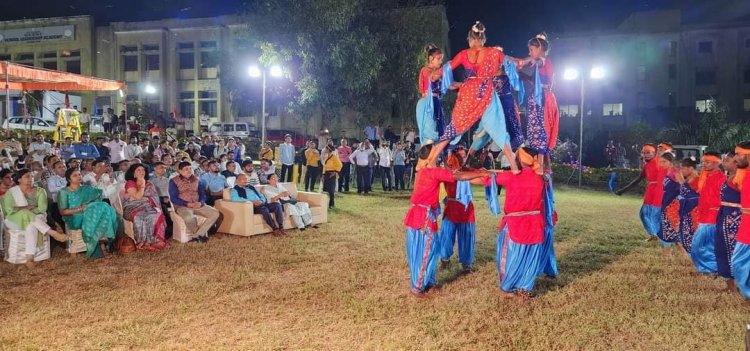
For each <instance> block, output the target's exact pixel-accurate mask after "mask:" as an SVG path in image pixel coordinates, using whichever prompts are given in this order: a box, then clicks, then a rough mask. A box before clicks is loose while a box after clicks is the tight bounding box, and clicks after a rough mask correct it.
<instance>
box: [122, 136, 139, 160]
mask: <svg viewBox="0 0 750 351" xmlns="http://www.w3.org/2000/svg"><path fill="white" fill-rule="evenodd" d="M123 153H124V156H125V159H126V160H132V159H134V158H136V157H140V156H141V154H143V148H141V146H140V145H138V137H136V136H131V137H130V143H129V144H128V145H127V146H125V151H124V152H123Z"/></svg>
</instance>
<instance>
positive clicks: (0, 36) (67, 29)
mask: <svg viewBox="0 0 750 351" xmlns="http://www.w3.org/2000/svg"><path fill="white" fill-rule="evenodd" d="M74 38H75V26H73V25H70V26H54V27H40V28H18V29H6V30H0V43H5V44H12V43H40V42H48V41H61V40H73V39H74Z"/></svg>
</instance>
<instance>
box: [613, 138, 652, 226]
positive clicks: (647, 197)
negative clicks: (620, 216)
mask: <svg viewBox="0 0 750 351" xmlns="http://www.w3.org/2000/svg"><path fill="white" fill-rule="evenodd" d="M641 158H642V159H643V168H641V174H640V175H638V178H636V179H634V180H633V181H632V182H630V183H629V184H628V185H626V186H625V187H623V188H622V189H619V190H617V191H615V194H616V195H618V196H620V195H622V194H624V193H625V192H627V191H628V190H630V189H632V188H633V187H635V186H636V185H638V184H639V183H640V182H641V181H642V180H644V179H645V180H646V193H645V194H644V195H643V206H641V212H640V217H641V222H642V223H643V228H645V229H646V233H648V235H649V238H648V240H649V241H650V240H655V239H656V238H657V233H658V232H659V227H660V224H659V223H660V221H661V220H660V216H661V200H662V197H663V196H664V183H663V179H664V176H663V174H662V173H661V171H660V169H659V160H658V159H656V145H654V144H645V145H643V148H642V149H641Z"/></svg>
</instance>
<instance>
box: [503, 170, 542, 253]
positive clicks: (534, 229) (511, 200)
mask: <svg viewBox="0 0 750 351" xmlns="http://www.w3.org/2000/svg"><path fill="white" fill-rule="evenodd" d="M496 182H497V185H501V186H504V187H505V204H504V206H503V209H504V211H505V215H504V216H503V220H502V221H501V222H500V230H502V229H503V228H504V227H505V226H506V225H507V226H508V233H509V235H510V238H511V239H512V240H513V242H516V243H519V244H524V245H533V244H540V243H542V242H543V241H544V204H543V202H542V196H543V190H544V181H543V180H542V177H541V176H540V175H538V174H536V172H534V170H533V169H530V168H524V169H523V170H522V171H521V174H518V175H513V174H512V173H510V172H504V173H499V174H498V175H497V178H496ZM530 211H534V212H538V213H534V214H526V215H518V216H515V215H513V214H514V213H515V214H518V213H523V212H530Z"/></svg>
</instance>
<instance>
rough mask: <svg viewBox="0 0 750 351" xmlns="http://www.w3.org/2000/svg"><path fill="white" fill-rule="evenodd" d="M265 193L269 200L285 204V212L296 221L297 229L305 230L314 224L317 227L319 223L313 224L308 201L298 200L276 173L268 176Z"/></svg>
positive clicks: (264, 188)
mask: <svg viewBox="0 0 750 351" xmlns="http://www.w3.org/2000/svg"><path fill="white" fill-rule="evenodd" d="M263 194H264V195H266V197H267V198H268V201H269V202H279V203H281V204H282V205H283V206H284V212H286V213H288V214H289V216H291V217H292V221H294V225H296V226H297V229H299V230H300V231H304V230H305V227H308V226H312V227H313V228H315V229H317V228H318V225H317V224H312V212H310V205H309V204H308V203H307V202H302V201H297V199H294V198H292V196H291V194H289V191H288V190H286V188H284V186H283V185H281V184H279V177H278V176H277V175H276V174H271V175H269V176H268V185H266V186H264V187H263Z"/></svg>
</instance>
